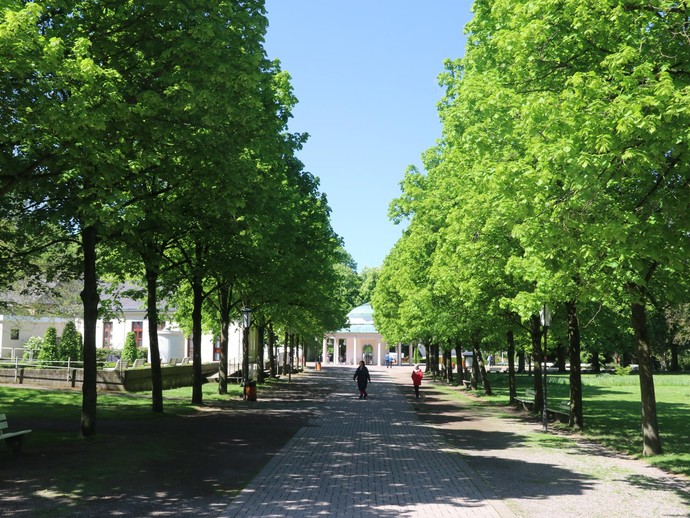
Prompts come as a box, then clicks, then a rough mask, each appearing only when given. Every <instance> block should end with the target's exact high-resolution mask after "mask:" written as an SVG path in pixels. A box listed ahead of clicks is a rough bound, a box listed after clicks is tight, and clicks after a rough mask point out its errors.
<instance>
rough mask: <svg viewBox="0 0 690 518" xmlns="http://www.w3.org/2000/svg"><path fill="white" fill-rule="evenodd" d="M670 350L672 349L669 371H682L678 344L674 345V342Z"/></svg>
mask: <svg viewBox="0 0 690 518" xmlns="http://www.w3.org/2000/svg"><path fill="white" fill-rule="evenodd" d="M670 348H671V365H670V366H669V370H670V371H671V372H678V371H680V365H679V364H678V344H674V343H673V342H671V344H670Z"/></svg>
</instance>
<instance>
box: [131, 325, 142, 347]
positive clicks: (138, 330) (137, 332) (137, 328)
mask: <svg viewBox="0 0 690 518" xmlns="http://www.w3.org/2000/svg"><path fill="white" fill-rule="evenodd" d="M132 332H133V333H134V338H135V339H136V341H137V347H141V343H142V339H143V337H144V323H143V322H132Z"/></svg>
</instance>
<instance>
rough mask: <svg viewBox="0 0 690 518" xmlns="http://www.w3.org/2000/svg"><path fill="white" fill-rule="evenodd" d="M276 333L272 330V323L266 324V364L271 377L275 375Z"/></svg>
mask: <svg viewBox="0 0 690 518" xmlns="http://www.w3.org/2000/svg"><path fill="white" fill-rule="evenodd" d="M275 347H276V334H275V333H274V332H273V324H269V325H268V365H269V368H270V370H271V377H272V378H275V377H276V376H277V372H276V349H275Z"/></svg>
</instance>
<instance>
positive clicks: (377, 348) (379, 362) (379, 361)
mask: <svg viewBox="0 0 690 518" xmlns="http://www.w3.org/2000/svg"><path fill="white" fill-rule="evenodd" d="M376 351H377V352H376V365H381V342H379V343H378V344H377V346H376Z"/></svg>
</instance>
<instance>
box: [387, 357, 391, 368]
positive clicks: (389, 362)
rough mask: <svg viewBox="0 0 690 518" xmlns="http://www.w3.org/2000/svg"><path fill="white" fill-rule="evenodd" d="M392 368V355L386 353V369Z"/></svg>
mask: <svg viewBox="0 0 690 518" xmlns="http://www.w3.org/2000/svg"><path fill="white" fill-rule="evenodd" d="M390 366H391V355H390V354H388V353H386V369H388V368H389V367H390Z"/></svg>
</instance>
